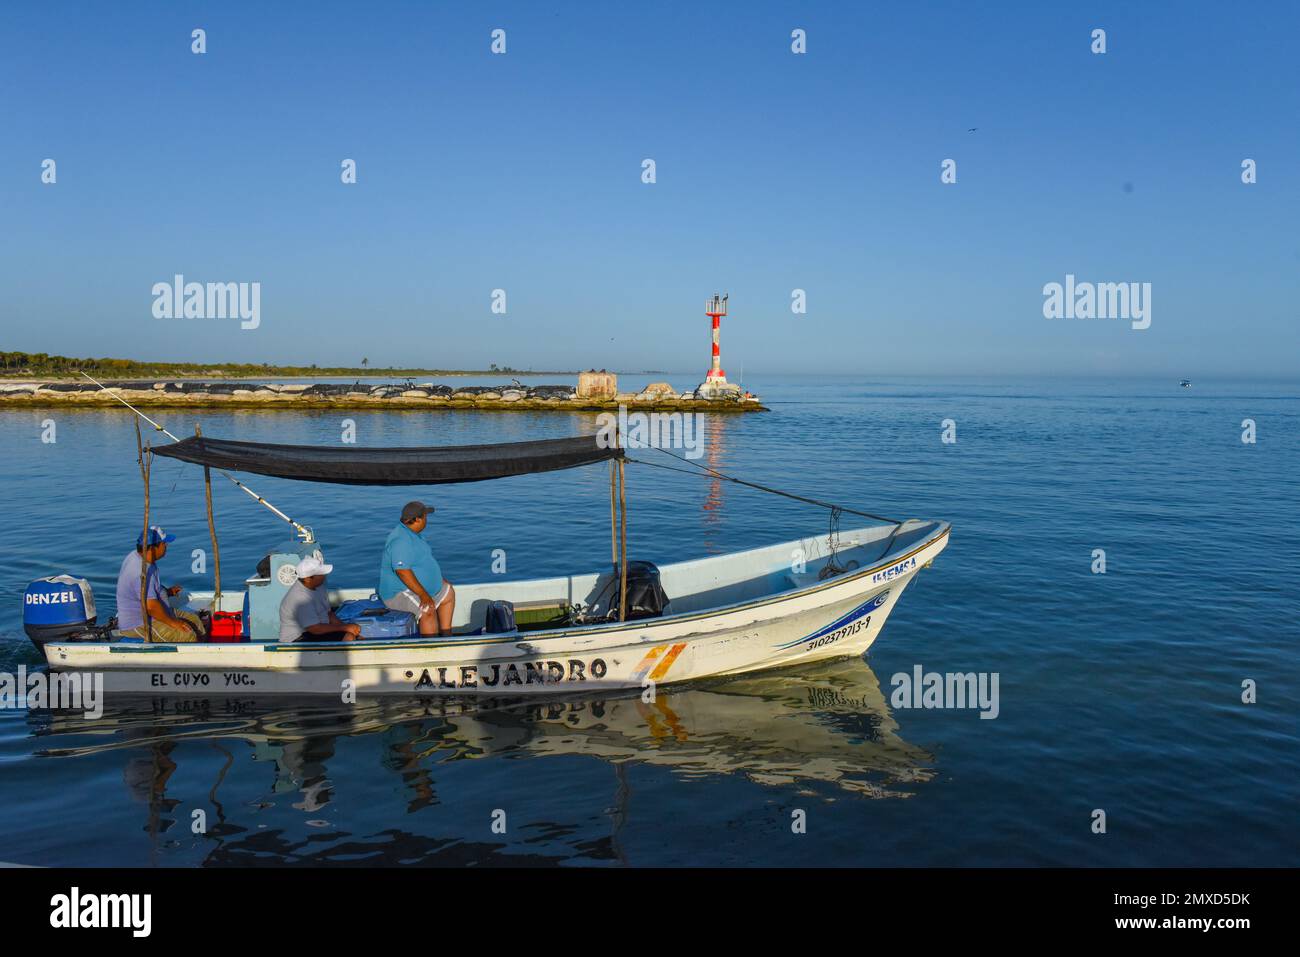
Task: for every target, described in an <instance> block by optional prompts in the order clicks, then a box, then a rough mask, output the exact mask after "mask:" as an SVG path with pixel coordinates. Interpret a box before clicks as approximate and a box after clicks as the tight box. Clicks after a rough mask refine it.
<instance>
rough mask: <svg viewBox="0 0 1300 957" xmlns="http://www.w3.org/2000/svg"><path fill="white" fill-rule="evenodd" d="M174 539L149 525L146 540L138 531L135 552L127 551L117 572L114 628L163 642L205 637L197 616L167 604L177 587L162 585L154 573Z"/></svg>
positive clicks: (130, 634)
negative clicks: (142, 579) (142, 577)
mask: <svg viewBox="0 0 1300 957" xmlns="http://www.w3.org/2000/svg"><path fill="white" fill-rule="evenodd" d="M175 540H176V536H175V535H168V534H167V533H166V532H164V531H163V530H162V529H161V528H159V527H158V526H157V525H150V526H149V540H148V542H147V543H146V541H145V536H144V533H143V532H141V533H140V536H139V537H138V538H137V539H136V541H135V551H133V552H128V553H127V556H126V558H125V559H123V560H122V569H121V571H119V572H118V573H117V630H118V631H119V632H121V633H122V634H123V635H125V636H127V637H130V638H144V639H146V640H148V641H155V642H161V643H164V644H175V643H177V642H182V641H203V640H204V639H205V638H206V632H207V629H206V628H204V625H203V621H202V620H201V619H200V618H199V616H198V615H196V614H194V613H193V612H191V611H174V610H173V609H172V607H171V606H170V605H169V604H167V598H168V597H169V596H171V595H179V594H180V592H181V588H180V586H179V585H173V586H172V587H171V588H163V585H162V582H161V580H160V579H159V576H158V560H159V559H161V558H162V557H163V556H164V555H166V554H167V543H168V542H174V541H175ZM142 566H143V567H144V568H145V572H144V575H145V580H144V602H143V605H142V604H141V601H140V596H141V588H140V573H141V568H142Z"/></svg>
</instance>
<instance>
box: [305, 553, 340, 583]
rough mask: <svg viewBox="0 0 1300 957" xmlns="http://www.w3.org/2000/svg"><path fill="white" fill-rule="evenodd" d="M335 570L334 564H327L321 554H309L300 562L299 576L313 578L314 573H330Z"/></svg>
mask: <svg viewBox="0 0 1300 957" xmlns="http://www.w3.org/2000/svg"><path fill="white" fill-rule="evenodd" d="M332 571H334V566H333V565H326V564H325V563H324V562H323V561H321V559H320V556H319V555H308V556H307V557H306V558H304V559H303V560H302V561H300V562H299V563H298V577H299V578H311V576H312V575H328V574H329V573H330V572H332Z"/></svg>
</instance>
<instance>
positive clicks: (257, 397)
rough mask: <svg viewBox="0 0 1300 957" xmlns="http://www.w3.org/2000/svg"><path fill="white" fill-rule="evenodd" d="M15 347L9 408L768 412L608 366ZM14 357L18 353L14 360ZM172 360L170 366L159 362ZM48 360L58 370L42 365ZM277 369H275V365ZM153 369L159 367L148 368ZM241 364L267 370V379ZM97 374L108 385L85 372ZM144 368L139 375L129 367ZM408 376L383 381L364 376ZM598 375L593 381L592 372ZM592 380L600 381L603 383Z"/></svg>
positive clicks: (5, 386) (0, 395)
mask: <svg viewBox="0 0 1300 957" xmlns="http://www.w3.org/2000/svg"><path fill="white" fill-rule="evenodd" d="M15 355H18V356H22V357H24V359H27V358H31V357H28V356H27V355H26V354H25V353H0V369H4V372H5V374H4V375H0V409H8V410H11V411H16V410H19V409H60V410H64V409H105V408H123V403H124V402H126V403H130V404H131V405H133V406H138V407H140V408H149V409H230V410H250V411H293V410H304V409H314V410H320V409H337V410H347V411H363V410H367V409H372V410H375V411H390V410H391V411H426V412H434V411H439V410H444V409H453V410H462V409H464V410H482V411H494V412H526V411H534V412H536V411H558V412H601V411H614V410H617V409H619V408H620V407H627V408H635V409H637V410H640V411H646V412H685V411H709V412H765V411H767V409H766V408H765V407H764V406H763V405H762V404H761V403H760V402H759V401H758V397H757V396H752V395H750V394H748V393H744V392H743V391H742V390H740V389H739V388H738V387H733V388H732V391H730V392H726V393H724V394H714V392H713V391H695V390H692V391H689V392H681V391H678V390H677V389H675V388H674V387H673V386H671V385H670V384H668V383H667V382H656V383H652V384H651V385H649V386H646V388H645V389H643V390H641V391H640V392H618V391H617V385H616V376H614V375H612V374H610V373H606V372H604V371H603V370H602V371H601V372H600V373H595V372H590V373H564V372H541V373H535V372H531V371H527V370H520V369H511V368H509V367H507V368H499V367H496V366H495V365H494V366H493V367H492V368H491V369H488V370H486V371H481V372H480V371H464V370H458V371H454V372H451V371H443V372H434V374H436V375H440V376H446V377H452V376H496V375H510V374H511V373H513V374H514V375H515V376H518V375H527V376H540V375H554V376H573V377H575V378H577V379H578V383H577V384H576V385H569V384H554V385H528V384H525V383H523V382H520V381H519V379H518V378H513V377H511V378H508V379H507V380H506V381H504V382H502V383H501V384H499V385H479V386H472V385H455V386H453V385H446V384H442V383H436V382H418V383H417V382H416V380H415V378H414V376H415V375H419V376H425V375H429V374H430V373H429V372H428V371H425V370H403V369H371V368H365V369H342V368H327V369H322V368H320V367H317V366H309V367H297V366H273V367H259V366H251V365H239V364H231V363H222V364H219V365H215V366H206V365H202V364H199V363H169V364H159V363H137V362H134V361H133V360H126V359H120V360H119V359H64V358H63V357H60V356H53V357H52V356H41V355H39V354H38V355H37V356H36V357H35V361H30V362H24V363H23V364H22V365H19V364H18V363H17V362H15V361H14V360H13V357H14V356H15ZM6 359H8V360H9V362H8V364H7V365H6V364H5V362H6ZM163 365H165V366H166V368H167V370H168V374H166V375H165V376H164V375H158V374H157V372H156V370H157V369H158V368H159V367H161V366H163ZM38 369H45V370H48V371H52V372H55V373H56V374H55V375H40V374H34V373H36V370H38ZM268 369H269V370H270V372H269V373H268ZM146 370H148V371H153V374H141V373H142V372H146ZM231 370H237V371H238V372H245V371H247V372H249V373H250V374H253V373H256V374H257V381H252V380H251V379H250V378H248V377H245V376H243V375H240V374H234V373H232V371H231ZM83 371H84V372H86V373H87V374H90V375H94V376H95V378H96V379H97V380H98V381H99V382H100V383H102V384H103V388H101V386H100V385H97V384H96V383H95V382H92V381H90V380H89V379H87V378H86V377H85V376H82V375H79V374H78V373H80V372H83ZM132 372H134V373H136V374H135V375H131V374H128V373H132ZM276 376H278V377H281V378H284V379H294V378H297V379H314V380H317V381H309V382H278V383H277V382H269V381H267V380H268V379H269V378H272V377H276ZM337 378H353V379H354V381H353V382H352V383H350V384H349V383H346V382H322V381H319V380H321V379H337ZM362 378H369V379H387V380H401V381H396V382H394V381H388V382H384V383H381V384H370V383H365V382H361V381H360V379H362ZM588 380H590V381H588ZM592 382H596V383H597V385H596V386H595V387H593V386H592V384H591V383H592Z"/></svg>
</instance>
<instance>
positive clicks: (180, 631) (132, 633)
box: [121, 610, 206, 645]
mask: <svg viewBox="0 0 1300 957" xmlns="http://www.w3.org/2000/svg"><path fill="white" fill-rule="evenodd" d="M172 617H173V618H179V619H180V620H181V621H184V622H187V623H189V625H190V626H191V628H192V629H193V630H191V628H177V627H176V626H175V625H169V624H167V623H166V622H163V621H154V622H145V623H144V624H143V625H141V626H140V627H139V628H132V629H130V630H129V631H124V632H122V633H121V634H122V635H123V637H126V638H144V639H145V640H146V641H152V642H153V643H154V644H164V645H178V644H182V643H184V642H187V641H203V640H205V637H206V636H205V637H200V636H201V635H203V634H204V629H203V619H201V618H200V617H199V616H198V615H196V614H194V612H192V611H175V610H173V611H172ZM151 626H152V627H151Z"/></svg>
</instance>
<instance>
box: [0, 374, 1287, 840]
mask: <svg viewBox="0 0 1300 957" xmlns="http://www.w3.org/2000/svg"><path fill="white" fill-rule="evenodd" d="M654 378H663V377H660V376H656V377H654ZM667 378H669V379H671V380H672V381H677V380H681V381H683V382H684V381H685V378H683V377H681V376H677V377H672V376H669V377H667ZM637 381H638V380H636V379H635V378H634V377H629V382H630V384H636V382H637ZM647 381H648V380H647ZM747 384H748V385H749V386H750V387H751V388H753V389H755V390H756V391H759V392H761V393H762V394H763V395H764V397H765V399H766V400H767V402H768V404H769V405H770V406H771V408H772V410H773V411H772V413H771V414H769V415H753V416H742V417H726V418H715V419H713V421H711V422H710V425H709V433H708V457H707V458H706V459H705V460H704V461H707V462H709V463H710V464H712V465H714V466H716V467H719V468H722V469H724V470H728V471H731V472H734V473H736V474H739V475H745V476H748V477H750V478H753V479H755V480H757V481H763V482H767V483H770V484H775V485H778V486H781V487H784V488H787V489H790V490H791V491H795V492H799V493H802V494H806V495H812V496H815V497H822V498H828V499H831V500H834V501H837V502H841V503H844V504H847V505H856V506H858V507H861V508H865V509H866V510H868V511H874V512H879V513H881V514H885V515H890V516H897V517H912V516H916V517H926V518H943V519H948V520H950V521H951V522H952V523H953V526H954V531H953V534H952V541H951V545H950V546H949V548H948V550H947V551H946V552H945V553H944V554H943V555H942V556H941V557H940V559H939V560H938V561H937V562H936V563H935V565H934V567H933V569H931V570H930V571H928V572H925V573H923V574H922V576H921V578H920V579H919V581H918V582H917V584H916V585H915V586H914V587H913V588H910V589H909V590H908V592H907V593H906V595H905V596H904V597H903V600H902V601H901V602H900V604H899V606H898V608H897V610H896V611H895V613H894V615H893V616H892V617H891V618H890V620H889V623H888V625H887V626H886V629H885V632H884V634H883V636H882V637H881V639H880V640H879V641H878V642H877V643H876V645H875V647H874V648H872V650H871V652H870V653H869V655H868V656H867V659H866V661H860V660H856V659H855V660H848V661H840V662H834V663H831V664H826V665H822V666H819V667H813V668H806V669H800V670H795V671H789V672H783V673H771V674H767V675H763V676H760V677H757V678H754V677H751V678H747V679H743V680H737V681H731V682H717V683H712V684H708V685H702V686H692V687H688V688H684V689H677V690H672V689H669V690H664V691H661V693H660V696H659V700H658V702H656V704H655V705H653V706H646V705H642V704H641V703H640V701H639V700H638V699H637V698H635V697H633V698H607V699H604V700H600V699H596V700H592V699H587V700H583V699H573V700H567V701H565V702H563V703H562V704H559V705H553V706H544V707H541V708H539V707H537V706H535V705H525V706H517V705H512V704H511V703H509V702H486V703H483V704H474V703H465V702H456V701H452V702H437V701H420V700H392V701H387V700H385V701H371V702H363V703H362V704H361V705H360V706H358V707H356V708H347V709H340V708H334V707H332V706H328V705H322V704H321V703H319V702H310V701H307V702H302V701H299V702H295V701H277V702H262V703H256V702H249V701H247V700H240V699H221V698H218V697H213V698H209V699H207V700H206V701H204V700H198V701H193V700H187V699H176V698H160V699H153V700H149V699H144V700H139V699H137V700H136V701H132V702H125V703H123V704H121V705H119V706H113V707H110V709H109V710H108V711H107V713H106V716H105V718H104V719H102V720H99V721H87V720H85V719H84V718H81V717H79V716H69V715H66V714H57V713H51V712H49V711H43V712H36V711H33V712H28V711H25V710H7V711H0V795H3V798H4V800H3V801H2V802H0V848H2V849H3V850H2V852H0V859H3V860H8V861H17V862H22V863H30V864H68V865H79V864H89V865H149V864H162V865H202V864H208V865H214V864H229V863H272V864H273V863H293V864H309V863H314V864H324V863H334V864H355V863H367V862H369V863H379V862H383V863H397V862H431V863H450V864H462V863H471V862H477V863H482V864H490V863H553V864H574V863H588V864H602V865H605V864H608V865H618V864H631V865H651V864H654V865H668V864H801V865H802V864H867V865H871V864H880V865H940V864H943V865H977V864H1012V865H1018V864H1026V865H1036V864H1063V865H1246V866H1250V865H1278V864H1287V865H1291V866H1294V865H1296V864H1298V863H1300V827H1298V825H1297V822H1298V821H1300V815H1298V812H1300V757H1298V755H1300V748H1298V747H1297V745H1298V743H1300V741H1298V739H1300V719H1298V715H1300V708H1298V707H1297V701H1300V665H1297V644H1298V642H1297V638H1298V637H1300V615H1298V611H1300V608H1298V602H1297V595H1300V560H1297V557H1296V545H1295V541H1294V538H1295V531H1296V527H1297V519H1298V518H1300V506H1298V505H1297V500H1296V498H1297V497H1296V475H1297V474H1298V473H1300V399H1298V398H1297V396H1298V395H1300V387H1298V386H1297V384H1296V383H1294V382H1291V383H1274V382H1249V383H1246V382H1227V381H1218V382H1212V381H1197V382H1196V383H1195V385H1194V387H1193V388H1192V389H1190V390H1183V389H1179V388H1178V387H1177V383H1176V382H1172V381H1159V382H1156V381H1139V380H1115V381H1102V380H1080V381H1063V380H1050V381H1049V380H1027V379H1022V380H975V379H970V380H946V381H926V380H915V379H868V378H842V379H835V378H831V379H821V380H813V379H810V378H769V379H753V380H751V381H750V382H749V383H747ZM200 415H201V422H202V425H203V429H204V432H205V434H208V435H215V436H229V437H236V438H241V439H250V440H260V441H281V442H321V443H334V442H337V441H338V440H339V435H340V430H341V424H340V423H341V419H342V418H344V417H345V416H344V415H338V414H331V415H317V414H298V413H293V414H284V413H274V414H268V413H242V414H224V415H222V414H206V413H203V414H200ZM348 416H350V417H352V418H354V419H355V420H356V421H357V424H358V429H359V435H358V442H359V444H375V445H377V444H384V443H393V444H405V445H418V444H435V443H449V444H450V443H465V442H477V441H508V440H514V439H523V438H531V437H542V436H548V435H563V434H569V433H572V432H575V431H579V430H588V431H589V430H591V429H592V428H593V420H592V419H591V418H589V417H585V416H573V417H567V416H562V415H532V414H522V413H521V414H502V415H492V414H481V413H480V414H475V413H436V414H393V413H383V414H381V413H349V414H348ZM48 417H50V413H48V412H4V413H0V442H3V448H4V449H5V451H6V455H5V456H4V458H3V460H0V476H2V477H3V490H4V495H3V505H2V506H0V589H2V591H3V594H4V601H3V603H2V604H0V670H6V671H12V670H14V668H16V667H17V665H18V664H20V663H26V664H28V665H33V664H35V663H36V662H37V660H38V657H37V655H36V653H35V652H34V651H33V649H32V648H31V646H30V645H29V644H28V643H27V641H26V639H25V638H24V637H23V636H22V629H21V594H22V590H23V588H24V586H25V585H26V583H27V582H28V581H29V580H30V579H32V578H36V577H39V576H41V575H45V574H49V573H52V572H55V571H69V572H72V573H75V574H78V575H82V576H85V577H87V578H89V579H90V581H91V582H92V584H93V586H94V588H95V591H96V594H97V595H98V596H99V597H100V598H101V600H102V602H103V603H104V605H105V606H106V607H105V609H104V612H105V614H108V613H111V605H112V592H113V582H114V578H115V575H116V571H117V567H118V564H119V562H120V560H121V557H122V555H123V554H124V553H125V551H126V549H127V548H128V547H130V545H131V543H132V542H133V541H134V538H135V536H136V534H137V529H138V526H139V524H140V501H141V499H140V483H139V476H138V472H137V470H136V463H135V459H134V443H135V438H134V430H133V425H132V422H131V419H130V417H129V413H126V412H125V411H123V412H122V413H117V412H67V413H59V414H57V415H54V416H53V417H54V418H55V420H56V424H57V430H58V431H57V439H58V441H57V442H56V443H55V444H53V445H48V444H42V442H41V441H40V422H41V420H42V419H44V418H48ZM164 418H165V421H166V423H167V424H168V426H169V427H171V428H172V430H173V431H176V432H177V433H178V434H187V433H191V432H192V431H193V426H194V423H195V421H197V420H199V416H196V415H195V414H193V413H189V414H177V413H169V414H167V415H166V416H165V417H164ZM1244 418H1253V419H1254V420H1255V421H1256V423H1257V429H1258V442H1257V443H1256V444H1254V445H1246V444H1243V443H1242V442H1241V439H1240V436H1241V422H1242V420H1243V419H1244ZM944 419H953V420H955V421H956V424H957V438H958V441H957V442H956V444H952V445H945V444H943V443H941V441H940V423H941V421H942V420H944ZM642 455H645V456H655V455H658V453H650V452H646V453H642ZM628 471H629V482H630V489H629V495H630V502H631V506H630V508H631V511H630V518H631V529H630V535H631V545H630V552H631V553H632V554H634V555H635V556H636V557H638V558H648V559H652V560H656V561H660V562H668V561H674V560H677V559H682V558H688V557H691V556H696V555H700V554H703V553H716V552H722V551H728V550H732V549H740V548H746V547H751V546H755V545H759V544H764V543H769V542H774V541H780V540H783V539H788V538H792V537H795V536H797V535H800V534H808V533H812V532H817V531H821V530H824V529H825V527H826V519H825V516H824V515H823V514H822V513H821V512H820V511H819V510H817V509H815V508H810V507H808V506H804V505H800V504H797V503H794V502H791V501H788V500H785V499H780V498H776V497H772V496H765V495H761V494H758V493H756V492H752V491H749V490H745V489H742V488H738V487H735V486H718V485H716V484H715V483H713V482H711V481H705V480H700V479H697V478H688V477H686V476H678V475H673V474H671V473H666V472H662V471H658V470H650V469H647V468H643V467H638V466H629V470H628ZM254 478H255V477H254ZM214 481H215V482H216V485H215V486H214V488H215V492H216V496H217V512H218V519H219V522H220V532H221V546H222V559H223V571H224V572H225V575H226V576H227V577H228V578H234V579H237V578H238V577H240V576H242V575H244V574H247V573H249V572H251V570H252V568H253V566H254V564H255V563H256V561H257V559H258V558H259V557H260V556H261V555H262V554H263V553H264V552H265V550H266V549H267V547H268V546H270V545H272V544H274V543H276V542H277V541H279V540H281V539H283V538H284V537H285V536H284V534H283V531H284V528H283V526H282V525H281V524H280V523H279V522H278V521H277V520H275V519H274V518H273V517H271V516H270V515H268V514H267V513H265V512H264V511H262V510H261V509H260V508H258V507H257V506H256V505H255V504H253V503H252V502H251V501H249V500H247V499H246V498H245V497H244V496H243V495H242V494H241V493H240V492H238V491H237V490H235V489H234V488H233V487H231V486H229V485H228V484H227V483H225V482H224V481H222V480H216V479H214ZM252 484H253V485H254V487H255V488H257V489H258V490H259V491H261V492H262V493H263V494H265V495H266V496H267V497H268V498H270V499H271V500H272V501H274V502H276V503H277V504H278V505H280V506H281V507H282V508H284V509H285V510H286V511H288V512H289V513H290V514H292V515H293V516H294V517H295V518H299V519H300V520H302V521H304V522H306V523H308V524H311V525H313V526H314V527H315V529H316V533H317V536H318V538H319V539H320V541H321V542H322V544H323V546H324V548H325V550H326V554H327V557H328V558H329V559H330V560H331V561H332V562H334V564H335V565H336V571H335V574H334V581H335V582H336V583H366V582H369V581H370V580H371V579H372V578H373V575H374V567H375V562H376V555H377V549H378V547H379V544H380V542H381V541H382V539H383V536H384V534H385V533H386V531H387V529H388V527H389V526H390V525H391V524H392V523H393V521H394V519H395V515H396V511H397V510H398V509H399V508H400V506H401V504H402V502H403V501H405V500H406V499H407V498H408V497H422V498H425V499H426V500H429V501H433V502H434V503H436V505H437V508H438V511H437V516H436V519H437V520H436V523H435V524H434V525H433V531H432V532H430V533H429V534H431V535H433V536H435V539H434V540H435V542H436V548H437V551H438V554H439V555H440V557H441V558H442V560H443V566H444V569H445V571H446V573H447V575H448V577H450V578H451V579H452V580H453V581H457V580H459V581H468V580H475V579H483V578H486V577H488V576H489V575H490V565H491V560H492V550H493V549H497V548H501V549H505V550H506V554H507V560H508V574H509V576H510V577H533V576H537V575H550V574H560V573H564V572H569V571H573V570H577V569H587V568H594V567H596V566H598V565H600V564H601V563H603V562H605V561H607V560H608V547H609V544H608V542H609V540H608V499H607V494H608V485H607V475H606V472H605V470H604V469H603V468H591V469H582V470H574V471H571V472H567V473H558V474H552V475H548V476H530V477H524V478H518V479H511V480H507V481H503V482H498V483H486V484H481V485H470V486H462V487H444V488H440V489H419V490H415V491H413V492H412V493H411V494H409V495H408V494H407V493H406V491H405V490H401V489H398V490H374V489H351V488H333V487H329V486H310V485H295V484H292V483H286V482H279V481H276V480H273V479H261V478H256V479H255V481H253V482H252ZM153 488H154V497H153V515H154V517H155V519H156V520H158V521H161V522H162V523H163V524H165V525H166V526H167V527H168V528H169V529H170V530H172V531H175V532H177V533H178V534H179V537H180V540H179V541H178V543H177V544H176V545H174V546H173V550H172V553H171V554H170V555H169V556H168V558H167V559H166V561H165V563H164V566H163V576H164V580H165V581H168V582H175V583H180V584H186V585H188V586H191V587H195V588H199V587H210V582H208V581H205V580H203V579H202V578H201V577H200V576H195V575H191V574H189V563H188V559H187V557H186V556H187V555H188V553H189V550H190V548H203V547H206V546H207V528H206V521H205V518H204V511H203V495H202V482H201V470H200V469H198V468H197V467H195V466H182V465H180V464H178V463H171V462H168V461H166V460H162V459H159V460H157V464H156V467H155V471H154V483H153ZM848 524H849V523H848V522H847V521H846V526H847V525H848ZM1096 548H1103V549H1105V551H1106V556H1107V565H1108V570H1107V573H1106V574H1105V575H1094V574H1092V573H1091V570H1090V566H1091V564H1092V552H1093V549H1096ZM917 664H920V665H922V666H923V667H924V668H925V669H926V670H935V671H942V672H946V671H954V672H956V671H960V672H966V671H976V672H997V673H998V674H999V675H1000V698H1001V700H1000V706H1001V713H1000V715H999V717H998V718H997V719H996V720H980V719H979V718H978V717H977V715H976V713H975V712H973V711H957V710H931V711H920V710H903V709H894V708H891V707H890V706H889V704H888V700H889V693H890V677H891V676H892V675H894V674H895V673H897V672H905V671H906V672H910V671H911V669H912V668H913V666H914V665H917ZM1245 679H1253V680H1254V681H1255V682H1257V685H1258V703H1257V704H1254V705H1245V704H1242V703H1241V700H1240V695H1241V683H1242V681H1243V680H1245ZM1095 808H1101V809H1104V810H1105V812H1106V814H1107V824H1108V830H1107V833H1106V834H1104V835H1096V834H1093V833H1092V832H1091V830H1090V824H1091V813H1092V811H1093V809H1095ZM195 809H201V810H203V811H204V812H205V813H206V815H207V818H208V832H207V834H205V835H202V836H200V835H196V834H193V833H192V832H191V828H190V823H191V820H192V817H191V815H192V812H193V811H194V810H195ZM497 809H500V810H503V811H504V812H505V814H506V821H507V832H506V833H505V834H497V833H493V831H492V829H491V824H492V815H493V812H494V811H495V810H497ZM795 809H802V810H804V811H805V812H806V814H807V833H806V834H793V833H792V832H791V827H790V821H791V812H792V811H793V810H795Z"/></svg>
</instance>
